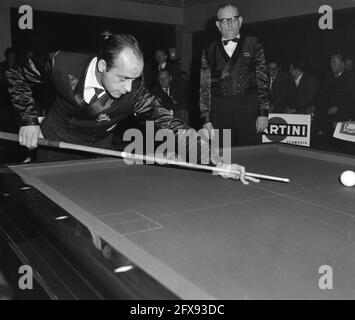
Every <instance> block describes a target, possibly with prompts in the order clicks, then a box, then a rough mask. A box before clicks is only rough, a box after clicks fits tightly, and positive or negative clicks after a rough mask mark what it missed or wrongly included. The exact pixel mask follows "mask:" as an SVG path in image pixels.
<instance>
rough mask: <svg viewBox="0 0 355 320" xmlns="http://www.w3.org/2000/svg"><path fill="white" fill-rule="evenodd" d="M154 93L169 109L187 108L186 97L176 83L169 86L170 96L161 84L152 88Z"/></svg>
mask: <svg viewBox="0 0 355 320" xmlns="http://www.w3.org/2000/svg"><path fill="white" fill-rule="evenodd" d="M152 93H153V94H154V95H155V96H157V97H159V98H160V99H161V104H162V105H164V106H167V108H168V109H169V110H173V111H176V110H181V109H187V106H186V102H185V97H184V95H183V93H182V92H181V90H180V88H179V87H178V86H176V85H171V86H170V88H169V96H168V95H167V93H166V92H165V91H164V90H163V89H162V88H161V87H160V86H159V85H156V86H154V87H153V88H152Z"/></svg>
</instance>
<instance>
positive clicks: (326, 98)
mask: <svg viewBox="0 0 355 320" xmlns="http://www.w3.org/2000/svg"><path fill="white" fill-rule="evenodd" d="M330 67H331V75H330V76H329V77H328V79H327V81H326V82H325V84H324V86H323V88H322V90H321V93H320V95H319V100H318V106H317V110H316V120H317V122H318V124H319V128H318V129H319V130H318V132H317V134H318V135H321V136H325V138H326V141H327V144H328V147H329V148H331V149H333V150H334V151H343V152H346V150H345V149H346V148H347V144H346V143H343V142H342V141H340V140H338V139H334V138H333V133H334V128H335V126H336V123H337V122H344V121H350V120H355V80H354V78H353V77H352V76H351V74H350V72H349V71H348V70H346V69H345V61H344V58H343V56H342V55H341V54H334V55H332V56H331V58H330Z"/></svg>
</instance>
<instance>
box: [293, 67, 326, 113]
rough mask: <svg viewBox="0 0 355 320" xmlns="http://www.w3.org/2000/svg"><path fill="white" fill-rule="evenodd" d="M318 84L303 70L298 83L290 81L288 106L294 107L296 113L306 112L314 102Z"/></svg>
mask: <svg viewBox="0 0 355 320" xmlns="http://www.w3.org/2000/svg"><path fill="white" fill-rule="evenodd" d="M318 89H319V84H318V81H317V79H316V78H315V77H313V76H312V75H311V74H309V73H306V72H304V73H303V76H302V78H301V80H300V82H299V84H298V87H297V86H296V84H295V81H294V80H292V81H291V86H290V92H289V101H288V107H289V108H291V109H296V113H300V114H302V113H303V114H304V113H307V109H308V108H309V107H311V106H313V105H314V104H315V102H316V101H315V99H316V96H317V93H318Z"/></svg>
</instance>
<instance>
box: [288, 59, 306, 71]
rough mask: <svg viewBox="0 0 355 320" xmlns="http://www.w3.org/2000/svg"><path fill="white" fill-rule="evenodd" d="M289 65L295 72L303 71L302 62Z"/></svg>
mask: <svg viewBox="0 0 355 320" xmlns="http://www.w3.org/2000/svg"><path fill="white" fill-rule="evenodd" d="M290 65H291V66H292V67H293V69H295V70H300V71H302V72H304V71H305V65H304V62H303V61H293V62H291V64H290Z"/></svg>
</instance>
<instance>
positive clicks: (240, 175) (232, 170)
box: [217, 162, 260, 184]
mask: <svg viewBox="0 0 355 320" xmlns="http://www.w3.org/2000/svg"><path fill="white" fill-rule="evenodd" d="M217 168H220V169H226V170H228V171H227V172H218V174H219V175H220V176H221V177H223V178H230V179H235V180H240V181H241V182H242V183H243V184H249V181H252V182H256V183H258V182H260V180H259V179H256V178H254V177H248V176H246V175H245V167H243V166H240V165H238V164H236V163H232V164H224V163H222V162H221V163H219V164H218V165H217ZM248 180H249V181H248Z"/></svg>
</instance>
